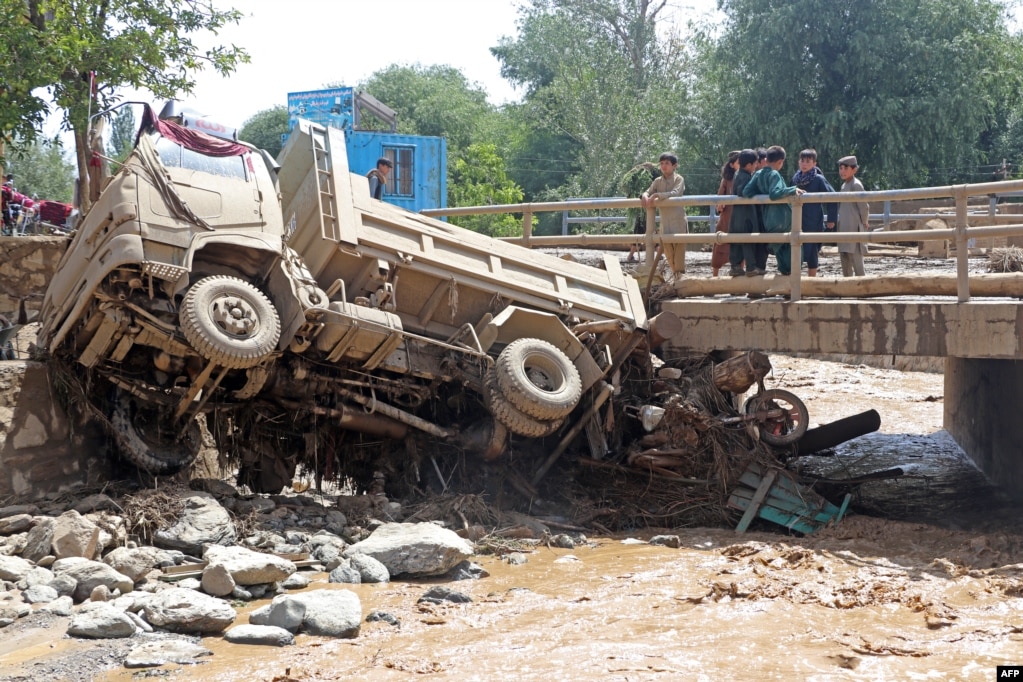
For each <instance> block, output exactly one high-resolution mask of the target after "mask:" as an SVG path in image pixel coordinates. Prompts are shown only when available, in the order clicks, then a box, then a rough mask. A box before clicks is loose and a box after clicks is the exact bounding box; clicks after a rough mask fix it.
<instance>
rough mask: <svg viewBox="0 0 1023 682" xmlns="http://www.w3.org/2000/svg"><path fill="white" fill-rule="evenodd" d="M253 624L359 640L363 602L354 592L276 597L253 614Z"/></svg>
mask: <svg viewBox="0 0 1023 682" xmlns="http://www.w3.org/2000/svg"><path fill="white" fill-rule="evenodd" d="M249 622H250V623H252V624H253V625H272V626H276V627H279V628H284V629H285V630H288V631H291V632H295V631H298V630H302V631H305V632H307V633H309V634H310V635H321V636H324V637H345V638H351V637H356V636H358V634H359V627H360V626H361V625H362V602H360V601H359V597H358V595H356V594H355V593H354V592H352V591H350V590H313V591H311V592H302V593H299V594H282V595H278V596H276V597H274V599H273V601H272V602H270V604H269V605H268V606H264V607H263V608H261V609H257V610H256V611H253V612H252V613H251V614H250V615H249Z"/></svg>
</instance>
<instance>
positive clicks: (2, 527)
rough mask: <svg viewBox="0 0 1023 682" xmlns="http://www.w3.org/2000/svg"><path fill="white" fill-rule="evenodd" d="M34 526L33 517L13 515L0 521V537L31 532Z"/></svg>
mask: <svg viewBox="0 0 1023 682" xmlns="http://www.w3.org/2000/svg"><path fill="white" fill-rule="evenodd" d="M34 525H35V517H34V516H32V515H31V514H15V515H14V516H8V517H6V518H2V519H0V535H14V534H15V533H24V532H25V531H27V530H31V528H32V526H34Z"/></svg>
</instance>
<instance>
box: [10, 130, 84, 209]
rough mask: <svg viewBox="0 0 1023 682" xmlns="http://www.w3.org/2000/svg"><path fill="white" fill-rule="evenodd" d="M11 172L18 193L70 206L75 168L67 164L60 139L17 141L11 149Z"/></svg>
mask: <svg viewBox="0 0 1023 682" xmlns="http://www.w3.org/2000/svg"><path fill="white" fill-rule="evenodd" d="M9 161H10V162H11V163H10V169H11V171H12V172H13V173H14V174H15V175H14V179H15V186H16V187H17V188H18V191H19V192H21V193H22V194H26V195H28V196H33V195H35V196H38V197H39V198H40V199H47V200H50V201H62V202H64V203H70V202H71V198H72V194H73V193H74V172H75V167H74V164H72V163H71V162H70V161H68V159H67V156H66V155H65V152H64V148H63V147H62V146H61V143H60V138H59V137H58V138H55V139H53V140H45V139H39V138H38V137H37V138H35V139H33V140H31V141H24V140H19V139H15V140H14V142H12V143H11V146H10V156H9Z"/></svg>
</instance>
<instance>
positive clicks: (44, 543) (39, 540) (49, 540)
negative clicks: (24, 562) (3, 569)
mask: <svg viewBox="0 0 1023 682" xmlns="http://www.w3.org/2000/svg"><path fill="white" fill-rule="evenodd" d="M56 525H57V520H56V519H51V518H44V519H41V520H40V521H39V523H37V524H36V525H35V526H34V527H33V528H32V530H30V531H29V532H28V537H27V538H26V539H25V549H24V550H22V552H21V556H23V557H24V558H26V559H28V560H29V561H33V562H36V563H38V562H39V560H40V559H42V558H43V557H44V556H49V555H50V552H51V551H52V547H53V529H54V526H56Z"/></svg>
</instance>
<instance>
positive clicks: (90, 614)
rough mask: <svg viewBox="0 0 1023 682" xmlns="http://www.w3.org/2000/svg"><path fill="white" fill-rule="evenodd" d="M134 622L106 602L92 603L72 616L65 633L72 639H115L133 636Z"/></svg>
mask: <svg viewBox="0 0 1023 682" xmlns="http://www.w3.org/2000/svg"><path fill="white" fill-rule="evenodd" d="M135 631H136V627H135V622H134V621H133V620H132V619H131V618H129V617H128V615H127V614H125V613H124V611H121V610H119V609H116V608H114V607H113V606H111V605H110V604H107V603H106V602H93V603H89V604H86V605H84V606H83V608H81V609H80V610H79V611H78V612H77V613H74V614H72V616H71V622H70V623H69V624H68V628H67V633H68V634H69V635H71V636H72V637H87V638H89V639H116V638H120V637H131V636H132V635H134V634H135Z"/></svg>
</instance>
